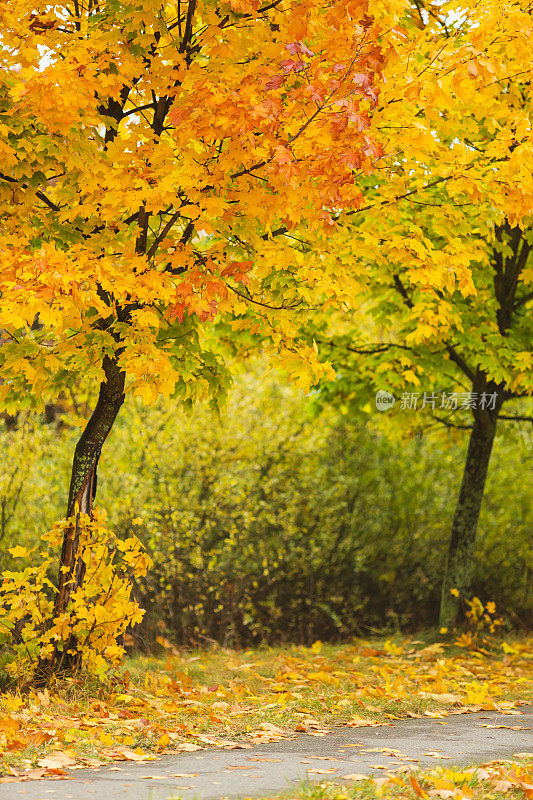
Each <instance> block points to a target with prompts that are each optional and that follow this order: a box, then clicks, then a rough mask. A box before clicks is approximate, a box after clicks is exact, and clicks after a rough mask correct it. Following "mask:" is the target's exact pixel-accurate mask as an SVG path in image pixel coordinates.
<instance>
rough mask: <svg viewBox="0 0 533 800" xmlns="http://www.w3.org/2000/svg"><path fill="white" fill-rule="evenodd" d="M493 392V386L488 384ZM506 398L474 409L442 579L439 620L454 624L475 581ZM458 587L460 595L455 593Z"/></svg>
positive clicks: (487, 389)
mask: <svg viewBox="0 0 533 800" xmlns="http://www.w3.org/2000/svg"><path fill="white" fill-rule="evenodd" d="M485 391H487V392H489V391H490V389H489V388H486V389H485ZM502 401H503V398H502V397H501V396H500V394H499V393H498V397H497V400H496V406H495V409H494V410H493V411H487V410H479V409H478V410H476V411H474V425H473V428H472V432H471V434H470V441H469V443H468V451H467V455H466V463H465V467H464V472H463V479H462V483H461V490H460V492H459V499H458V501H457V505H456V507H455V513H454V516H453V522H452V532H451V539H450V545H449V550H448V559H447V562H446V568H445V572H444V580H443V583H442V595H441V603H440V615H439V624H440V625H441V626H444V627H450V626H453V625H454V624H455V623H456V622H457V620H458V617H459V615H460V613H461V611H462V604H461V598H463V597H465V595H467V594H468V592H469V590H470V586H471V582H472V574H473V557H474V547H475V541H476V532H477V525H478V519H479V512H480V509H481V501H482V500H483V493H484V491H485V481H486V478H487V470H488V466H489V461H490V455H491V451H492V445H493V442H494V436H495V434H496V423H497V419H498V413H499V411H500V409H501V405H502ZM452 589H457V590H458V592H459V597H455V596H454V595H452V594H451V590H452Z"/></svg>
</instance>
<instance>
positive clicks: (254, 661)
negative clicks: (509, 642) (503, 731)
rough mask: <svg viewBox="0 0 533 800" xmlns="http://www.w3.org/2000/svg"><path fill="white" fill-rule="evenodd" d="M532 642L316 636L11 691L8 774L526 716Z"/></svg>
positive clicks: (2, 742) (5, 756) (6, 704)
mask: <svg viewBox="0 0 533 800" xmlns="http://www.w3.org/2000/svg"><path fill="white" fill-rule="evenodd" d="M532 644H533V641H532V640H531V638H529V639H527V638H523V639H520V640H518V641H516V642H513V646H512V648H509V647H508V648H507V650H509V649H510V650H511V652H506V649H505V648H503V647H502V648H500V649H499V651H498V650H497V649H496V648H494V649H493V651H492V652H489V651H488V650H486V649H485V648H482V649H477V648H476V647H475V645H474V646H473V645H472V644H471V645H469V646H463V647H457V646H456V645H449V644H444V643H437V644H430V645H426V644H424V643H423V642H415V641H413V640H409V639H403V640H395V641H394V642H391V641H390V640H387V641H385V642H363V641H359V642H354V643H352V644H346V645H336V646H333V645H323V644H322V643H320V642H316V643H315V644H314V645H312V646H311V647H303V646H291V647H286V648H283V649H281V648H278V649H260V650H245V651H242V652H238V651H229V650H218V651H202V652H194V653H193V652H191V651H184V652H183V653H181V654H180V653H177V652H176V651H175V650H173V651H172V652H169V653H168V654H167V655H166V656H164V657H163V658H159V659H157V658H149V657H142V658H136V659H130V660H129V661H128V662H127V663H126V664H125V666H124V669H123V670H122V671H121V672H118V673H115V674H114V675H112V676H110V677H108V679H107V681H106V682H105V683H95V682H94V681H93V682H92V683H91V681H88V680H87V681H85V682H84V681H83V679H82V678H81V677H78V678H74V679H71V680H70V681H65V680H64V681H62V682H61V683H58V684H57V685H56V686H54V687H52V688H51V689H50V691H48V690H45V691H42V692H36V691H30V692H29V694H25V695H22V694H19V693H16V692H4V693H3V694H2V695H0V751H1V752H0V756H1V759H0V772H1V777H0V781H2V782H6V781H10V780H11V781H21V780H31V779H34V778H41V777H53V778H55V779H58V778H62V777H67V776H68V773H67V772H66V770H67V769H68V770H70V769H73V768H81V767H85V766H86V767H93V768H98V767H100V766H103V765H104V764H106V763H110V762H113V761H115V762H116V761H133V762H138V763H143V762H148V761H151V760H154V759H156V758H157V757H158V756H159V754H162V753H164V754H172V753H182V752H194V751H195V750H200V749H205V748H208V747H217V748H223V749H228V750H236V749H249V748H251V747H252V746H254V745H257V744H262V743H269V742H275V741H281V740H283V739H289V738H294V737H296V736H297V735H302V734H304V735H310V736H327V734H328V733H329V732H330V731H331V729H332V726H334V725H348V726H351V727H356V728H357V727H361V728H362V727H369V726H371V727H375V726H385V725H391V724H394V722H395V721H396V720H399V719H402V718H406V717H410V718H413V717H414V718H416V717H428V716H429V717H432V718H435V719H438V720H439V721H443V718H445V717H447V716H449V715H451V714H463V713H469V712H473V711H481V710H487V711H502V712H505V713H507V714H509V713H515V714H520V710H519V706H520V704H521V703H524V702H527V699H528V698H530V697H531V687H532V683H533V680H532V675H533V669H532V666H533V660H532V651H533V647H532ZM517 721H518V720H517ZM443 724H445V722H443ZM513 727H516V728H518V729H519V728H520V727H521V726H513ZM531 800H533V798H532V799H531Z"/></svg>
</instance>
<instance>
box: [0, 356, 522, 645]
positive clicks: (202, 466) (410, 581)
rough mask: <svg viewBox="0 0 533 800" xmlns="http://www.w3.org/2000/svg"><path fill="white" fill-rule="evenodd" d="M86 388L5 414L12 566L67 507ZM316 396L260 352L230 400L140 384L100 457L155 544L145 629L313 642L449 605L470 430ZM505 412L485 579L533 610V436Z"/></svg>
mask: <svg viewBox="0 0 533 800" xmlns="http://www.w3.org/2000/svg"><path fill="white" fill-rule="evenodd" d="M84 400H85V402H84ZM85 404H86V405H87V407H90V406H91V398H88V397H87V398H85V399H84V398H83V395H82V394H80V396H79V397H77V398H75V399H74V402H71V401H69V403H68V406H69V407H70V408H71V409H73V408H74V409H75V411H74V410H71V411H69V412H65V413H61V412H60V413H56V414H55V415H54V414H53V413H50V410H48V414H47V421H46V420H45V417H44V416H42V417H37V416H33V417H30V416H28V417H19V418H18V419H17V420H16V421H13V420H12V419H8V420H7V421H4V422H3V423H1V424H0V442H1V446H2V451H3V460H2V461H3V467H2V469H1V472H0V515H1V519H0V525H1V529H0V536H1V541H2V545H3V546H2V548H1V562H0V567H1V568H2V569H6V568H10V567H12V566H13V563H12V559H11V556H10V555H9V553H8V551H7V548H9V547H13V546H14V545H15V544H21V545H24V546H28V545H29V546H31V545H32V544H35V543H36V542H37V541H38V540H39V538H40V536H41V535H42V533H43V532H44V531H46V530H48V529H49V528H50V527H51V525H52V524H53V522H54V521H55V520H56V519H58V518H60V517H62V516H64V514H65V509H64V508H63V504H64V498H65V496H66V489H67V484H68V479H69V474H70V459H69V454H71V453H72V452H73V448H74V446H75V441H76V439H77V436H78V434H79V429H78V426H77V425H76V421H77V422H78V423H81V422H82V419H81V418H82V417H83V411H84V407H85ZM65 405H67V404H65ZM317 408H318V404H316V403H313V401H312V397H311V398H310V397H309V396H307V397H305V396H302V394H301V392H298V391H296V390H295V389H294V388H292V387H289V386H287V385H286V383H285V382H284V380H283V377H282V376H280V375H278V374H276V373H275V372H274V371H271V372H268V373H266V374H265V371H264V369H261V368H259V367H258V368H257V369H254V368H251V369H250V370H249V371H248V372H243V373H241V374H240V375H239V376H237V379H236V381H235V385H234V388H233V389H232V391H231V392H230V396H229V399H228V404H227V408H226V409H225V410H223V411H222V412H221V413H220V416H218V415H217V414H216V413H215V412H213V411H212V410H211V409H210V408H208V407H207V406H205V407H204V406H198V407H196V408H195V409H194V410H193V411H192V412H190V413H187V412H184V411H183V410H182V408H181V407H180V405H179V403H178V402H173V401H160V402H159V403H158V404H156V406H155V407H153V408H150V409H149V408H146V407H145V406H143V405H142V403H141V401H139V400H135V399H134V398H131V397H130V398H129V400H128V402H127V405H126V407H125V408H124V409H123V411H122V412H121V415H120V417H119V420H118V422H117V425H116V428H115V430H114V431H113V434H112V436H111V439H110V441H109V442H108V443H107V445H106V448H105V449H104V452H103V455H102V459H101V461H100V466H99V487H98V501H99V504H100V505H101V506H103V507H104V508H107V509H108V510H109V514H110V525H111V527H112V528H114V530H115V532H116V533H117V534H118V535H119V536H120V537H125V536H128V535H130V533H131V532H135V533H136V534H137V535H138V536H139V537H140V538H141V539H142V541H143V542H144V543H145V545H146V547H147V549H148V551H149V553H150V555H151V556H152V558H153V560H154V566H153V569H152V570H151V571H150V574H149V575H148V577H147V578H146V579H145V580H144V582H143V583H139V584H137V585H136V587H135V592H136V594H137V597H138V599H139V600H140V602H141V604H142V605H143V607H144V608H146V609H147V614H146V617H145V620H144V622H143V623H142V625H141V626H140V628H138V629H136V631H135V634H134V636H135V639H136V643H137V644H138V645H139V646H141V647H146V648H150V647H151V646H152V645H153V643H154V641H155V639H156V637H161V636H163V637H166V638H168V639H170V640H171V641H173V642H175V643H176V644H186V645H191V644H203V645H205V644H206V643H209V642H211V641H216V642H217V643H219V644H221V645H225V646H230V645H231V646H237V647H238V646H241V645H242V646H244V645H248V644H252V643H255V644H258V643H270V644H272V643H280V642H284V641H292V642H301V643H309V642H313V641H315V640H316V639H323V640H338V639H343V638H347V637H349V636H352V635H354V634H357V633H362V632H368V631H370V632H373V631H376V630H379V631H383V630H392V631H395V630H396V631H399V630H401V631H413V630H416V629H420V628H424V627H427V626H431V625H433V624H434V623H435V620H436V617H437V613H438V603H439V596H440V586H441V580H442V570H443V565H444V562H445V555H446V550H447V546H448V537H449V531H450V525H451V518H452V514H453V509H454V505H455V501H456V497H457V492H458V488H459V483H460V480H461V472H462V469H463V464H464V454H465V448H466V443H467V435H466V432H465V431H450V430H443V431H441V432H440V433H436V432H432V433H431V434H430V433H426V434H423V433H420V432H418V433H416V434H412V433H409V432H408V431H406V432H404V434H403V435H402V434H398V433H396V435H395V436H391V435H390V433H387V435H386V434H385V433H383V432H382V431H381V430H380V428H379V423H380V415H379V414H378V413H377V412H376V411H375V410H374V411H371V412H370V413H368V409H369V407H367V413H366V414H365V413H364V412H361V414H360V415H359V416H357V415H355V414H352V413H346V409H344V412H345V413H343V410H334V409H333V408H332V407H328V406H326V407H324V408H321V410H320V411H318V410H317ZM54 416H55V419H54ZM76 416H77V420H76ZM383 419H384V418H383ZM501 427H502V430H501V431H500V434H499V437H498V439H497V442H496V444H495V449H494V457H493V460H492V462H491V465H490V469H489V479H488V486H487V492H486V496H485V500H484V503H483V508H482V515H481V520H480V526H479V535H478V543H477V551H476V571H475V578H474V585H473V593H474V594H476V595H477V596H478V597H480V598H481V600H483V601H487V600H494V601H496V604H497V608H498V611H499V613H502V614H503V615H504V617H505V618H506V619H507V621H508V623H509V624H510V625H512V626H513V627H526V626H528V624H530V623H531V620H532V616H533V550H532V544H531V530H532V527H533V526H532V514H531V496H532V494H533V491H532V489H533V486H532V477H531V476H532V474H533V472H532V470H531V439H532V437H531V432H530V430H529V429H528V428H527V427H526V426H525V425H524V426H519V425H509V426H507V427H506V428H505V429H504V426H503V425H502V426H501ZM117 500H119V502H117ZM52 577H55V576H52Z"/></svg>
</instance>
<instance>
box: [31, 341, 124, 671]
mask: <svg viewBox="0 0 533 800" xmlns="http://www.w3.org/2000/svg"><path fill="white" fill-rule="evenodd" d="M103 369H104V374H105V380H104V381H103V382H102V383H101V385H100V393H99V396H98V402H97V403H96V406H95V409H94V411H93V413H92V415H91V418H90V419H89V421H88V423H87V425H86V427H85V430H84V431H83V433H82V435H81V436H80V439H79V441H78V444H77V445H76V450H75V452H74V459H73V463H72V472H71V480H70V489H69V497H68V504H67V518H68V519H70V520H71V524H70V525H69V526H68V527H67V528H66V529H65V533H64V536H63V545H62V548H61V558H60V564H59V576H58V589H57V594H56V597H55V602H54V612H53V618H54V619H55V618H56V617H58V616H59V615H60V614H62V613H64V612H65V611H66V610H67V606H68V602H69V598H70V596H71V594H72V592H74V591H75V590H76V589H77V588H78V587H80V586H82V585H83V579H84V576H85V564H84V562H83V559H82V558H81V557H80V556H79V554H78V550H79V544H80V524H79V523H80V514H88V515H89V516H90V515H91V514H92V505H93V499H94V496H95V493H96V469H97V465H98V459H99V458H100V453H101V451H102V447H103V445H104V442H105V441H106V439H107V437H108V436H109V434H110V432H111V429H112V427H113V424H114V422H115V419H116V417H117V414H118V412H119V411H120V408H121V406H122V405H123V403H124V383H125V378H126V374H125V372H123V371H122V370H120V368H119V366H118V364H117V361H116V359H112V358H109V357H107V356H106V357H105V358H104V361H103ZM69 650H70V651H74V652H73V653H70V654H69V653H67V651H69ZM77 664H78V656H77V653H76V642H75V641H74V640H73V639H72V638H71V639H70V640H69V641H68V642H64V643H63V649H62V650H59V649H57V648H56V650H55V652H54V653H53V655H52V656H51V657H50V658H48V659H46V660H44V661H41V662H39V664H38V667H37V671H36V675H35V683H36V684H37V685H41V686H43V685H45V684H46V683H47V682H48V680H49V679H50V677H51V675H53V674H54V673H57V672H59V671H64V670H69V669H72V668H75V667H76V666H77Z"/></svg>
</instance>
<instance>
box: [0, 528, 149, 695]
mask: <svg viewBox="0 0 533 800" xmlns="http://www.w3.org/2000/svg"><path fill="white" fill-rule="evenodd" d="M76 524H77V526H78V531H79V534H80V541H79V550H78V553H79V556H78V557H79V559H80V563H83V564H84V568H85V580H84V584H83V587H81V588H76V589H74V591H73V592H72V593H71V595H70V600H69V605H68V608H67V610H66V611H65V612H64V613H62V614H56V613H55V612H54V604H53V599H52V598H53V593H54V589H55V587H54V585H53V583H52V582H51V580H50V578H49V577H48V576H49V574H50V572H51V569H52V565H53V564H54V563H55V560H56V551H57V548H58V546H59V545H60V542H61V541H62V536H63V533H64V531H65V530H66V529H70V530H71V534H72V535H73V525H74V523H73V521H72V520H63V521H62V522H60V523H58V524H57V525H55V526H54V528H53V529H52V530H51V531H50V532H49V533H47V534H46V535H45V536H44V537H43V541H44V542H45V543H47V544H48V545H49V546H50V547H51V550H50V551H41V552H40V553H39V554H38V555H37V554H35V555H33V556H32V557H31V564H30V566H27V567H26V568H24V569H21V570H19V571H13V570H6V571H4V572H3V573H2V577H3V582H2V584H1V586H0V609H1V611H2V620H3V630H2V633H1V634H0V636H1V641H2V644H3V645H4V647H5V648H6V649H7V651H8V652H10V653H11V659H10V661H9V663H8V664H7V667H6V669H7V671H8V673H9V674H11V675H12V676H13V678H14V680H16V681H17V682H18V683H19V684H24V683H25V682H27V681H28V680H31V678H32V676H33V673H34V672H35V670H36V668H37V665H38V663H39V661H40V660H41V659H46V658H48V657H50V656H51V655H52V653H53V652H54V650H59V651H60V652H63V653H65V654H67V652H68V648H69V643H71V642H72V641H76V643H77V644H76V648H77V652H79V653H80V655H81V664H82V665H83V666H84V668H86V669H87V670H88V671H89V672H92V673H95V674H100V675H101V674H104V673H105V672H106V670H107V669H108V668H109V667H110V666H111V665H112V664H115V663H117V662H119V661H120V660H121V659H122V657H123V655H124V648H123V647H122V646H121V645H119V644H118V643H117V639H118V638H119V637H120V636H122V634H123V633H124V631H125V630H126V628H127V627H128V625H135V624H136V623H138V622H140V621H141V619H142V616H143V613H144V612H143V611H142V610H141V609H140V608H139V606H138V604H137V602H136V601H135V600H134V599H132V597H131V580H132V579H133V578H134V577H137V578H138V577H141V576H143V575H145V574H146V571H147V569H148V566H149V558H148V556H147V555H146V553H145V551H144V549H143V547H142V545H141V543H140V542H139V540H138V539H137V538H136V537H133V536H132V537H129V538H128V539H126V540H123V541H122V540H119V539H117V538H116V537H115V536H114V534H113V533H112V532H111V531H109V530H108V529H107V527H106V525H105V517H104V516H103V515H101V514H97V515H96V516H95V518H94V519H89V518H88V517H86V516H85V515H79V517H78V519H77V523H76ZM10 552H11V555H12V556H13V557H15V558H26V559H27V558H28V556H30V554H31V551H28V550H27V549H26V548H24V547H20V546H16V547H14V548H11V551H10Z"/></svg>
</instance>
